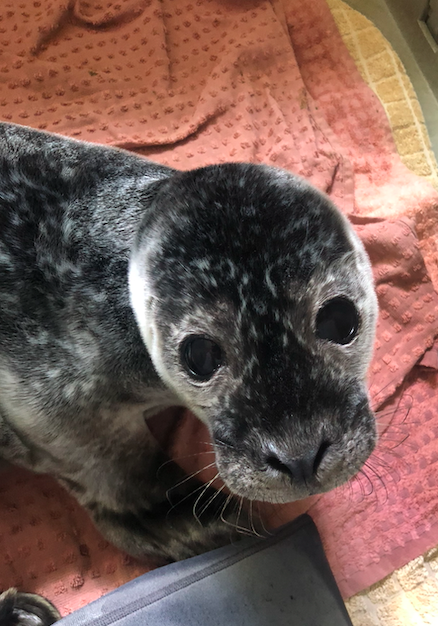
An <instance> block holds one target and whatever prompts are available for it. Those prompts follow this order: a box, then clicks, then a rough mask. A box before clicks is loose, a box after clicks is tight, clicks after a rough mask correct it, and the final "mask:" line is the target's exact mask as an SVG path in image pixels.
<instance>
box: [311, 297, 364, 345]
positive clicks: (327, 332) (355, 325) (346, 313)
mask: <svg viewBox="0 0 438 626" xmlns="http://www.w3.org/2000/svg"><path fill="white" fill-rule="evenodd" d="M358 329H359V314H358V312H357V309H356V307H355V305H354V304H353V302H351V301H350V300H348V299H347V298H342V297H338V298H333V299H332V300H329V301H328V302H326V303H325V304H324V305H323V306H322V307H321V308H320V309H319V311H318V315H317V316H316V334H317V336H318V337H319V338H320V339H326V340H327V341H332V342H333V343H339V344H341V345H346V344H348V343H351V342H352V341H353V339H354V338H355V337H356V335H357V331H358Z"/></svg>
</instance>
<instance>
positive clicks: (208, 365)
mask: <svg viewBox="0 0 438 626" xmlns="http://www.w3.org/2000/svg"><path fill="white" fill-rule="evenodd" d="M181 361H182V363H183V365H184V367H185V368H186V370H187V371H188V372H189V374H190V375H191V376H193V377H194V378H198V379H199V380H208V379H209V378H211V377H212V376H213V374H214V373H215V371H216V370H217V369H218V368H219V367H220V366H221V365H222V351H221V349H220V347H219V346H218V345H217V343H215V342H214V341H212V340H211V339H208V338H207V337H198V336H196V335H195V336H192V337H189V338H188V339H186V340H185V341H184V343H183V344H182V349H181Z"/></svg>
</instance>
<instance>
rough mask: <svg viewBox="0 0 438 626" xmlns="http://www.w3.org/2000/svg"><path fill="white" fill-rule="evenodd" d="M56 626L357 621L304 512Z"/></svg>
mask: <svg viewBox="0 0 438 626" xmlns="http://www.w3.org/2000/svg"><path fill="white" fill-rule="evenodd" d="M58 624H59V625H60V626H107V625H112V624H117V625H118V626H143V625H144V626H352V624H351V621H350V619H349V617H348V614H347V611H346V609H345V606H344V603H343V601H342V599H341V596H340V594H339V591H338V588H337V586H336V583H335V581H334V578H333V575H332V573H331V570H330V568H329V565H328V563H327V560H326V558H325V555H324V551H323V549H322V545H321V542H320V539H319V536H318V532H317V530H316V527H315V525H314V524H313V522H312V520H311V518H310V517H309V516H307V515H303V516H301V517H300V518H298V519H297V520H295V521H294V522H292V523H290V524H287V525H286V526H283V527H282V528H281V529H280V530H278V531H277V532H276V533H275V534H274V535H273V536H271V537H269V538H268V539H256V538H247V539H243V540H242V541H240V542H238V543H236V544H235V545H232V546H229V547H226V548H220V549H219V550H214V551H213V552H210V553H208V554H203V555H201V556H198V557H194V558H192V559H188V560H187V561H182V562H179V563H172V564H171V565H167V566H165V567H162V568H159V569H156V570H154V571H152V572H149V573H147V574H145V575H143V576H140V577H139V578H137V579H136V580H133V581H132V582H130V583H128V584H126V585H123V586H122V587H120V588H119V589H117V590H116V591H113V592H112V593H110V594H108V595H106V596H104V597H103V598H100V599H99V600H97V601H95V602H92V603H91V604H89V605H88V606H86V607H84V608H83V609H80V610H79V611H76V612H74V613H72V614H71V615H69V616H68V617H65V618H64V619H62V620H61V621H60V622H58Z"/></svg>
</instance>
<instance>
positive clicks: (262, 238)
mask: <svg viewBox="0 0 438 626" xmlns="http://www.w3.org/2000/svg"><path fill="white" fill-rule="evenodd" d="M130 289H131V299H132V304H133V309H134V312H135V315H136V318H137V321H138V324H139V327H140V330H141V333H142V336H143V339H144V341H145V343H146V346H147V348H148V351H149V353H150V356H151V358H152V361H153V363H154V366H155V368H156V370H157V372H158V373H159V375H160V377H161V378H162V379H163V381H164V382H165V384H166V385H167V386H168V387H169V388H170V389H171V390H172V391H173V392H174V393H175V394H176V395H177V396H178V397H179V398H180V399H181V404H184V405H185V406H187V407H188V408H189V409H191V410H192V411H193V412H194V413H195V414H196V415H197V416H198V417H199V418H200V419H201V420H202V421H203V422H205V423H206V424H207V426H208V428H209V430H210V433H211V437H212V440H213V443H214V444H216V445H215V450H216V463H217V467H218V470H219V472H220V475H221V477H222V479H223V480H224V482H225V483H226V485H227V486H228V487H229V488H230V490H231V491H233V492H234V493H235V494H238V495H242V496H246V497H248V498H251V499H257V500H268V501H271V502H286V501H292V500H296V499H299V498H303V497H306V496H308V495H310V494H314V493H317V492H323V491H327V490H329V489H332V488H334V487H336V486H337V485H339V484H341V483H343V482H344V481H346V480H347V479H349V478H350V477H351V476H352V475H354V474H355V473H356V472H357V471H358V470H359V469H360V468H361V466H362V465H363V463H364V462H365V461H366V459H367V458H368V456H369V455H370V453H371V451H372V450H373V448H374V445H375V440H376V431H375V424H374V416H373V414H372V411H371V410H370V407H369V399H368V394H367V387H366V382H365V376H366V372H367V368H368V365H369V362H370V358H371V351H372V345H373V339H374V331H375V323H376V316H377V304H376V297H375V293H374V289H373V279H372V274H371V269H370V264H369V261H368V258H367V256H366V253H365V251H364V249H363V246H362V244H361V242H360V241H359V239H358V238H357V236H356V235H355V233H354V231H353V230H352V228H351V226H350V224H349V222H348V221H347V219H346V218H345V217H343V215H342V214H341V213H340V212H339V211H338V210H337V209H336V208H335V207H334V206H333V204H332V203H331V202H330V201H329V199H328V198H327V197H326V196H324V195H323V194H321V193H319V192H318V191H316V190H315V189H314V188H313V187H311V186H310V185H309V184H308V183H306V182H305V181H303V180H302V179H300V178H298V177H296V176H293V175H291V174H288V173H286V172H284V171H282V170H278V169H274V168H269V167H265V166H260V165H258V166H257V165H249V164H226V165H217V166H211V167H206V168H202V169H198V170H194V171H190V172H181V173H176V174H175V175H174V176H172V177H171V178H170V179H169V180H168V181H166V182H164V183H163V184H162V185H161V188H160V191H159V192H158V194H157V196H156V199H155V201H154V205H153V207H152V209H151V211H150V212H149V213H148V214H147V216H146V217H145V218H144V221H143V223H142V225H141V228H140V230H139V233H138V237H137V240H136V244H135V248H134V251H133V255H132V259H131V269H130Z"/></svg>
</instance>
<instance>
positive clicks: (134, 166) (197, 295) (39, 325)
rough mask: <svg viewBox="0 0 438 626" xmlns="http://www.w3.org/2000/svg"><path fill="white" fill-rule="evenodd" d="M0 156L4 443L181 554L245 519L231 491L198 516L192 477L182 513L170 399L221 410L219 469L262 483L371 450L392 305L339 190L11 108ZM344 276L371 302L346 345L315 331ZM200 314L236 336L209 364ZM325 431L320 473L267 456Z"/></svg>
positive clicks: (333, 468)
mask: <svg viewBox="0 0 438 626" xmlns="http://www.w3.org/2000/svg"><path fill="white" fill-rule="evenodd" d="M0 159H1V164H0V456H1V457H3V458H4V459H6V460H8V461H10V462H13V463H16V464H18V465H22V466H24V467H27V468H30V469H32V470H34V471H36V472H48V473H50V474H52V475H53V476H55V477H56V478H57V479H58V480H59V481H60V482H61V483H62V484H63V485H65V486H66V487H67V488H68V489H69V490H70V491H72V492H73V493H74V494H75V496H76V497H77V499H78V500H79V502H80V503H81V504H82V505H83V506H85V507H86V508H87V509H88V511H89V512H90V515H91V516H92V518H93V519H94V521H95V522H96V524H97V525H98V526H99V528H100V529H101V530H102V532H103V533H104V534H105V535H106V536H107V537H108V538H109V539H110V541H112V542H113V543H115V544H116V545H118V546H119V547H121V548H122V549H124V550H126V551H127V552H129V553H131V554H133V555H135V556H142V555H144V554H154V555H158V556H160V557H162V558H165V559H179V558H184V557H186V556H189V555H191V554H194V553H196V552H200V551H202V550H205V549H208V548H210V547H213V546H215V545H218V544H220V543H223V542H224V541H225V537H226V536H227V533H228V531H227V527H226V526H225V525H223V524H222V522H220V520H218V513H219V512H220V511H221V510H222V508H223V506H224V503H225V498H226V496H224V495H223V494H219V495H218V496H217V498H216V499H215V500H214V502H213V503H212V505H211V507H209V508H207V510H206V513H205V516H204V519H203V521H204V527H201V526H200V525H199V524H198V523H197V521H196V520H195V519H194V517H193V514H192V509H193V504H194V498H197V497H198V495H199V492H198V493H196V495H194V496H191V495H190V493H191V490H193V484H192V483H191V482H190V481H187V482H186V483H184V482H183V483H181V485H180V486H179V487H178V488H176V490H175V491H174V498H175V501H176V502H179V504H178V506H177V507H176V508H175V511H176V512H177V515H175V516H174V518H173V519H172V520H171V522H169V523H166V519H167V516H168V514H169V508H170V505H169V504H168V502H167V500H166V491H167V490H168V489H169V488H171V487H172V485H174V484H175V483H177V482H180V481H181V476H182V473H181V471H180V470H179V469H178V468H177V467H176V466H175V465H172V464H168V465H166V466H165V471H163V472H162V474H160V480H158V479H157V467H159V466H160V465H161V464H162V463H163V459H164V458H165V457H164V456H163V454H162V453H161V451H160V449H159V447H158V446H157V444H156V443H155V441H154V439H153V438H152V436H151V435H150V432H149V430H148V427H147V423H146V418H148V417H150V416H152V415H154V414H156V413H158V412H160V411H162V410H164V409H168V408H169V407H175V406H183V407H188V408H189V409H191V410H192V411H193V412H194V413H195V415H196V416H197V417H198V418H199V419H200V420H202V421H203V422H204V423H205V424H206V425H207V427H208V429H209V431H210V434H211V437H212V441H213V444H214V447H215V452H216V463H217V467H218V469H219V472H220V475H221V477H222V478H223V480H224V481H225V483H226V484H227V486H228V487H229V488H230V489H231V491H232V492H233V493H235V494H237V495H241V496H245V497H247V498H250V499H256V500H268V501H272V502H286V501H292V500H296V499H299V498H303V497H306V496H308V495H310V494H314V493H317V492H323V491H326V490H328V489H332V488H334V487H336V486H337V485H340V484H341V483H343V482H345V481H346V480H348V479H349V478H350V477H351V476H353V475H354V474H355V473H356V472H357V471H358V470H359V469H360V467H361V466H362V464H363V463H364V462H365V460H366V459H367V457H368V455H369V454H370V453H371V451H372V449H373V447H374V444H375V438H376V434H375V425H374V418H373V414H372V412H371V410H370V407H369V402H368V394H367V388H366V382H365V377H366V372H367V367H368V365H369V361H370V358H371V351H372V344H373V338H374V329H375V322H376V313H377V306H376V298H375V294H374V289H373V281H372V275H371V270H370V265H369V261H368V258H367V256H366V254H365V252H364V249H363V246H362V244H361V243H360V241H359V239H358V238H357V236H356V235H355V233H354V232H353V230H352V228H351V226H350V225H349V223H348V221H347V220H346V219H345V218H344V217H343V216H342V215H341V213H340V212H339V211H338V210H337V209H336V208H335V207H334V206H333V204H332V203H331V202H330V200H329V199H328V198H327V197H325V196H324V195H323V194H321V193H319V192H318V191H316V190H315V189H314V188H312V187H311V186H310V185H309V184H308V183H306V182H305V181H303V180H302V179H300V178H298V177H296V176H293V175H292V174H289V173H286V172H284V171H281V170H278V169H274V168H270V167H266V166H262V165H250V164H237V163H235V164H224V165H217V166H210V167H206V168H201V169H198V170H193V171H189V172H179V171H176V170H173V169H170V168H168V167H163V166H161V165H157V164H154V163H151V162H149V161H147V160H145V159H142V158H140V157H138V156H136V155H133V154H130V153H128V152H124V151H121V150H117V149H112V148H108V147H102V146H96V145H92V144H87V143H82V142H77V141H74V140H71V139H66V138H63V137H59V136H56V135H50V134H48V133H43V132H38V131H35V130H31V129H29V128H25V127H19V126H15V125H11V124H1V125H0ZM128 276H129V280H128ZM336 296H344V297H346V298H348V299H349V300H351V301H352V302H354V303H355V306H356V308H357V311H358V313H359V317H360V327H359V331H358V334H357V336H356V337H355V339H354V340H353V341H352V342H351V343H349V344H348V345H338V344H335V343H332V342H330V341H325V340H321V339H319V338H318V337H317V335H316V333H315V320H316V316H317V313H318V311H319V310H320V308H321V306H322V305H323V304H324V303H325V302H326V301H327V300H329V299H331V298H333V297H336ZM192 334H196V335H206V336H208V337H211V338H213V339H214V340H215V341H216V342H217V343H218V344H219V345H220V346H221V348H222V351H223V354H224V355H225V361H224V363H223V364H222V366H221V367H220V368H219V369H218V371H217V372H216V374H215V375H214V376H213V377H212V378H211V379H210V380H208V381H205V382H200V381H199V380H194V379H193V378H191V377H190V375H189V374H188V373H187V371H186V369H185V368H184V367H183V366H182V364H181V358H180V357H181V349H180V346H181V344H182V342H183V341H184V339H185V338H186V337H187V336H188V335H192ZM321 442H328V443H327V449H326V450H325V451H324V456H323V458H322V459H321V462H320V463H319V465H318V467H317V468H315V471H314V472H312V474H311V475H310V476H305V477H304V479H303V477H300V476H299V475H293V473H292V474H290V473H287V472H286V473H285V472H284V471H281V469H278V468H277V467H275V464H274V465H272V464H270V463H268V462H267V460H269V459H272V458H275V459H278V460H279V461H280V462H281V463H283V464H285V465H287V464H288V463H289V462H291V463H293V462H296V461H297V460H298V461H299V460H300V459H303V458H306V457H307V456H308V455H309V454H313V452H312V451H314V450H315V449H318V447H319V446H321ZM212 493H213V492H211V490H206V492H205V493H204V494H203V496H202V497H203V501H205V502H207V501H208V499H210V498H211V497H212ZM233 515H234V514H233V507H229V508H228V510H226V513H225V516H229V519H230V520H231V521H233V520H234V522H235V519H234V518H233Z"/></svg>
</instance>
